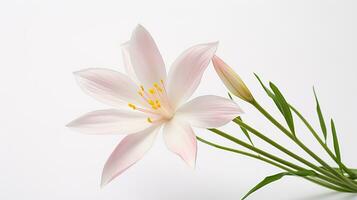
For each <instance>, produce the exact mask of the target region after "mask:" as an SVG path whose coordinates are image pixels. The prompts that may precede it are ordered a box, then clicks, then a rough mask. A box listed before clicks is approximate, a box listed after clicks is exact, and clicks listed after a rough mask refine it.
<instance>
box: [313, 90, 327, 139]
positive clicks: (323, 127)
mask: <svg viewBox="0 0 357 200" xmlns="http://www.w3.org/2000/svg"><path fill="white" fill-rule="evenodd" d="M313 90H314V95H315V100H316V111H317V115H318V117H319V121H320V126H321V131H322V133H323V135H324V138H325V143H326V140H327V129H326V123H325V120H324V116H323V115H322V112H321V107H320V103H319V100H318V98H317V95H316V91H315V88H313Z"/></svg>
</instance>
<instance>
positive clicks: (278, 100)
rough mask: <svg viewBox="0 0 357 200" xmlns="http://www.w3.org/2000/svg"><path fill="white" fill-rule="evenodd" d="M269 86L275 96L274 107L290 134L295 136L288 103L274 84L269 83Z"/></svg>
mask: <svg viewBox="0 0 357 200" xmlns="http://www.w3.org/2000/svg"><path fill="white" fill-rule="evenodd" d="M269 85H270V88H271V89H272V90H273V92H274V94H275V98H274V102H275V104H276V106H277V107H278V108H279V110H280V112H281V113H282V114H283V116H284V118H285V121H286V123H287V124H288V126H289V128H290V131H291V132H292V134H293V135H295V127H294V119H293V115H292V114H291V110H290V106H289V104H288V102H287V101H286V100H285V98H284V96H283V94H281V92H280V90H279V89H278V88H277V87H276V86H275V85H274V83H272V82H270V83H269Z"/></svg>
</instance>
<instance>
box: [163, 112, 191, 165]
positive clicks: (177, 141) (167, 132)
mask: <svg viewBox="0 0 357 200" xmlns="http://www.w3.org/2000/svg"><path fill="white" fill-rule="evenodd" d="M163 135H164V139H165V143H166V145H167V147H168V148H169V149H170V151H172V152H174V153H176V154H177V155H179V156H180V157H181V158H182V159H183V160H184V161H185V162H186V163H187V165H188V166H190V167H191V168H194V167H195V163H196V152H197V141H196V136H195V133H194V132H193V130H192V128H191V126H190V125H189V124H188V123H187V122H183V121H179V120H178V119H177V118H174V119H171V120H170V121H169V122H168V123H167V124H165V126H164V129H163Z"/></svg>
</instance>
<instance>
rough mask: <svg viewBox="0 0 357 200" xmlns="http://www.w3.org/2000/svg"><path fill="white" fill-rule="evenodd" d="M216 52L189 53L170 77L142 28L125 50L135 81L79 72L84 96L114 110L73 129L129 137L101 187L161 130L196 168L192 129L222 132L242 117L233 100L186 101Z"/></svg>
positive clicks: (105, 72)
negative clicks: (212, 129)
mask: <svg viewBox="0 0 357 200" xmlns="http://www.w3.org/2000/svg"><path fill="white" fill-rule="evenodd" d="M216 49H217V43H208V44H199V45H195V46H193V47H191V48H189V49H187V50H186V51H184V52H183V53H182V54H181V55H180V56H179V57H178V58H177V59H176V61H175V62H174V63H173V65H172V67H171V69H170V72H169V73H168V75H167V74H166V69H165V65H164V62H163V59H162V57H161V55H160V52H159V50H158V48H157V46H156V44H155V42H154V40H153V38H152V37H151V35H150V34H149V33H148V32H147V30H146V29H145V28H144V27H142V26H140V25H138V26H137V27H136V28H135V30H134V31H133V33H132V36H131V39H130V41H128V42H127V43H125V44H124V45H123V57H124V61H125V67H126V71H127V73H128V75H129V77H130V78H129V77H128V76H126V75H124V74H122V73H120V72H116V71H113V70H109V69H101V68H91V69H85V70H82V71H78V72H75V73H74V74H75V76H76V78H77V81H78V84H79V86H80V87H81V88H82V90H83V91H84V92H86V93H87V94H89V95H90V96H92V97H94V98H96V99H97V100H99V101H101V102H103V103H106V104H108V105H110V106H113V107H114V109H107V110H98V111H94V112H90V113H88V114H85V115H84V116H82V117H80V118H78V119H76V120H74V121H72V122H71V123H69V124H68V126H69V127H71V128H73V129H76V130H78V131H79V132H83V133H87V134H127V136H126V137H125V138H124V139H123V140H122V141H121V142H120V143H119V145H118V146H117V147H116V148H115V150H114V151H113V153H112V154H111V155H110V157H109V159H108V160H107V162H106V164H105V166H104V169H103V173H102V181H101V185H102V186H104V185H106V184H108V183H109V182H110V181H111V180H113V179H114V178H115V177H117V176H118V175H120V174H121V173H123V172H124V171H125V170H126V169H128V168H129V167H130V166H131V165H133V164H134V163H136V162H137V161H138V160H139V159H141V158H142V157H143V156H144V154H145V153H146V152H147V151H148V150H149V149H150V148H151V146H152V144H153V142H154V139H155V138H156V135H157V134H158V132H159V130H160V129H161V127H163V135H164V140H165V143H166V144H167V147H168V148H169V149H170V150H171V151H172V152H174V153H176V154H178V155H179V156H180V157H181V158H182V159H183V160H184V161H185V162H186V163H187V164H188V165H189V166H190V167H194V166H195V161H196V151H197V144H196V143H197V142H196V136H195V134H194V132H193V130H192V127H191V126H193V127H200V128H213V127H219V126H222V125H224V124H226V123H228V122H229V121H231V120H232V119H233V118H234V117H236V116H237V115H238V114H240V113H242V110H241V109H240V108H239V106H238V105H237V104H235V103H234V102H233V101H230V100H228V99H225V98H222V97H218V96H213V95H207V96H200V97H197V98H194V99H193V100H191V101H188V102H186V101H187V100H188V99H189V98H190V97H191V95H192V93H193V92H194V91H195V90H196V88H197V87H198V85H199V83H200V80H201V78H202V75H203V73H204V71H205V69H206V68H207V66H208V64H209V62H210V60H211V59H212V57H213V55H214V53H215V51H216ZM128 108H129V109H128Z"/></svg>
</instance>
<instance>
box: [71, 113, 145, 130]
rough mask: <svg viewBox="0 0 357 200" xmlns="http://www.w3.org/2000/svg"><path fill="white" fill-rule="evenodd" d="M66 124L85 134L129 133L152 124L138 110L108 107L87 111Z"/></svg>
mask: <svg viewBox="0 0 357 200" xmlns="http://www.w3.org/2000/svg"><path fill="white" fill-rule="evenodd" d="M67 126H68V127H70V128H73V129H74V130H77V131H79V132H82V133H86V134H131V133H136V132H138V131H141V130H144V129H146V128H148V127H150V126H152V124H150V123H148V122H147V116H145V115H143V114H142V113H140V112H136V111H126V110H115V109H108V110H97V111H93V112H90V113H87V114H85V115H83V116H81V117H79V118H78V119H76V120H74V121H72V122H71V123H69V124H68V125H67Z"/></svg>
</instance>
